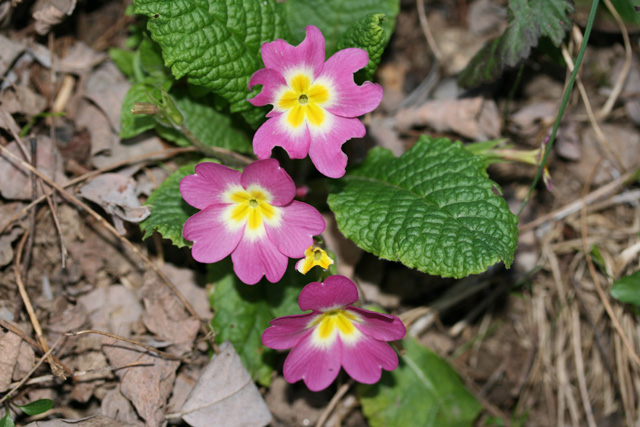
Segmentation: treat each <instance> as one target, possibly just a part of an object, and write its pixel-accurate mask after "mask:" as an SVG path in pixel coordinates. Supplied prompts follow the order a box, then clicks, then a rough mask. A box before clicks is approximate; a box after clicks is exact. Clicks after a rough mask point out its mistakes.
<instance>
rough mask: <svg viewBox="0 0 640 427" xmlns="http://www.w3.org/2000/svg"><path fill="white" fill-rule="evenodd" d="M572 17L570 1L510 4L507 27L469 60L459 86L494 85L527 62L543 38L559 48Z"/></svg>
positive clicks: (537, 0)
mask: <svg viewBox="0 0 640 427" xmlns="http://www.w3.org/2000/svg"><path fill="white" fill-rule="evenodd" d="M571 13H573V2H572V1H571V0H510V1H509V27H508V28H507V30H506V31H505V32H504V34H502V35H501V36H500V37H498V38H497V39H495V40H493V41H492V42H489V43H488V44H486V45H485V46H484V47H483V48H482V49H481V50H480V51H479V52H478V53H477V54H476V55H475V56H474V57H473V58H472V59H471V62H469V64H468V65H467V67H466V68H465V69H464V70H463V71H462V73H461V74H460V76H459V77H458V83H459V84H460V85H462V86H464V87H472V86H478V85H480V84H483V83H489V82H492V81H494V80H495V79H497V78H498V77H499V76H500V75H501V74H502V72H503V71H504V70H505V69H507V68H511V67H514V66H516V65H517V64H519V63H520V61H522V60H523V59H525V58H527V57H528V56H529V53H530V52H531V48H534V47H536V46H537V45H538V41H539V40H540V37H542V36H544V37H549V38H550V39H551V41H552V42H553V44H554V45H555V46H559V45H560V43H562V39H563V38H564V35H565V33H566V32H567V30H568V29H569V28H571V24H572V22H571V19H570V18H569V15H570V14H571Z"/></svg>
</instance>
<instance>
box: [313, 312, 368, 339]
mask: <svg viewBox="0 0 640 427" xmlns="http://www.w3.org/2000/svg"><path fill="white" fill-rule="evenodd" d="M357 320H358V319H357V318H356V316H354V315H353V314H351V313H350V312H348V311H346V310H342V309H335V310H330V311H327V312H325V313H323V314H322V315H320V316H318V318H316V319H315V321H314V322H313V325H312V326H317V327H318V329H317V330H318V338H320V339H321V340H326V339H329V338H331V337H332V336H333V335H334V333H335V331H336V330H337V331H338V332H339V333H340V336H341V337H342V338H349V337H353V336H354V334H357V333H358V332H359V331H358V330H357V329H356V327H355V326H354V325H353V322H354V321H357Z"/></svg>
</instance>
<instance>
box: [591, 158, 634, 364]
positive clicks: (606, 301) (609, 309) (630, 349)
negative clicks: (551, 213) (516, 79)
mask: <svg viewBox="0 0 640 427" xmlns="http://www.w3.org/2000/svg"><path fill="white" fill-rule="evenodd" d="M599 166H600V165H599V164H598V165H596V167H595V168H594V171H593V173H592V174H591V177H590V179H589V181H587V182H586V183H585V186H584V190H583V197H585V196H586V195H587V194H588V193H589V187H590V185H591V181H592V180H593V178H594V177H595V172H596V171H597V169H598V167H599ZM580 233H581V237H582V249H583V250H584V253H585V255H586V260H587V266H588V267H589V273H590V274H591V279H592V280H593V283H594V285H595V286H596V290H597V292H598V296H599V297H600V300H601V301H602V304H603V305H604V308H605V310H606V311H607V314H608V315H609V318H610V319H611V322H612V323H613V327H614V328H615V330H616V332H618V335H619V336H620V339H622V342H623V344H624V346H625V347H626V349H627V351H628V352H629V355H630V356H631V358H632V359H633V361H634V362H635V363H636V364H637V365H638V366H640V357H638V354H637V353H636V351H635V350H634V348H633V346H632V345H631V342H630V341H629V338H627V335H626V334H625V333H624V330H623V329H622V326H621V325H620V322H619V321H618V318H617V317H616V315H615V313H614V312H613V308H612V307H611V303H610V302H609V299H608V298H607V295H606V294H605V293H604V290H603V289H602V285H601V284H600V279H599V278H598V273H597V272H596V268H595V265H594V264H593V260H592V259H591V256H590V255H589V254H590V253H591V251H590V248H589V245H588V242H587V236H588V232H587V205H586V204H583V205H582V209H581V211H580Z"/></svg>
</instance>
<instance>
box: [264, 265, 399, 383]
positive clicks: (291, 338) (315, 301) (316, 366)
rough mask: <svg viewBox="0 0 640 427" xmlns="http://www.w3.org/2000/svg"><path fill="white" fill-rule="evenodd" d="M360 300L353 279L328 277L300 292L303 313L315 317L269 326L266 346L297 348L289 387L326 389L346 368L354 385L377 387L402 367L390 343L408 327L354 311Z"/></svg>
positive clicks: (290, 361)
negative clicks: (383, 377)
mask: <svg viewBox="0 0 640 427" xmlns="http://www.w3.org/2000/svg"><path fill="white" fill-rule="evenodd" d="M357 300H358V289H357V288H356V285H355V284H354V283H353V282H352V281H351V280H349V279H347V278H346V277H344V276H330V277H328V278H327V279H326V280H325V281H324V282H323V283H319V282H313V283H309V284H308V285H307V286H305V287H304V288H303V289H302V291H301V292H300V296H299V298H298V304H299V305H300V309H301V310H303V311H306V310H313V311H312V312H311V313H307V314H297V315H293V316H285V317H278V318H277V319H274V320H272V321H271V326H270V327H269V328H267V329H266V330H265V331H264V333H263V334H262V342H263V343H264V345H266V346H267V347H270V348H273V349H276V350H286V349H289V348H293V349H292V350H291V353H289V355H288V356H287V359H286V360H285V362H284V378H285V379H286V380H287V381H288V382H290V383H294V382H296V381H299V380H301V379H302V380H304V383H305V384H306V385H307V387H308V388H309V390H312V391H318V390H322V389H324V388H326V387H328V386H329V385H330V384H331V383H332V382H333V380H335V379H336V377H337V375H338V372H339V371H340V367H341V366H342V367H343V368H344V369H345V371H347V374H349V375H350V376H351V377H352V378H353V379H354V380H356V381H359V382H361V383H366V384H373V383H375V382H377V381H378V380H380V376H381V375H382V369H385V370H387V371H391V370H393V369H395V368H396V367H397V366H398V356H397V354H396V352H395V351H394V350H393V349H392V348H391V346H390V345H389V344H387V342H386V341H394V340H399V339H401V338H402V337H404V335H405V333H406V330H405V327H404V325H403V324H402V322H401V321H400V319H399V318H397V317H396V316H391V315H386V314H380V313H376V312H374V311H369V310H364V309H362V308H357V307H352V306H351V305H350V304H353V303H354V302H356V301H357Z"/></svg>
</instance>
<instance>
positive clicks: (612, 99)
mask: <svg viewBox="0 0 640 427" xmlns="http://www.w3.org/2000/svg"><path fill="white" fill-rule="evenodd" d="M603 1H604V4H605V6H607V9H609V12H610V13H611V15H612V16H613V19H615V21H616V24H618V27H619V28H620V32H621V33H622V40H623V41H624V64H623V65H622V70H620V75H619V76H618V80H617V81H616V83H615V84H614V85H613V89H612V90H611V93H610V94H609V97H608V98H607V101H606V102H605V103H604V105H603V106H602V108H601V109H600V110H599V111H598V112H597V113H596V119H598V120H603V119H605V118H606V117H607V116H608V115H609V113H611V110H612V109H613V106H614V104H615V103H616V100H617V99H618V97H619V96H620V93H621V92H622V88H623V87H624V82H625V81H626V80H627V76H628V75H629V71H630V70H631V61H632V59H633V51H632V50H631V40H630V39H629V32H628V31H627V27H625V25H624V22H623V21H622V18H621V17H620V14H619V13H618V11H617V10H616V8H615V7H613V4H612V3H611V0H603Z"/></svg>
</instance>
